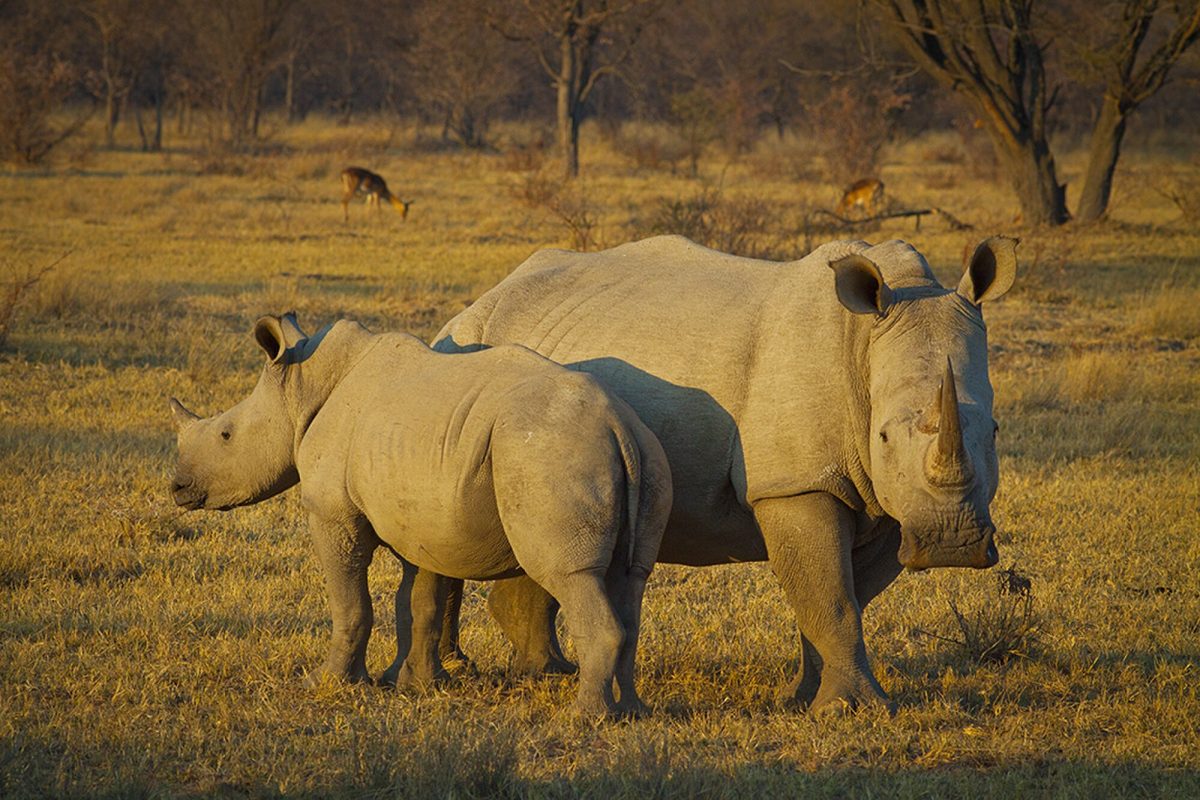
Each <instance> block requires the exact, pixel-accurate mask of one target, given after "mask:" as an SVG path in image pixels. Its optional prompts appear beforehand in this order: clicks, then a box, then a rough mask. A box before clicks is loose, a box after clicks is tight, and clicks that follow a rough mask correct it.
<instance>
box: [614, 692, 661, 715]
mask: <svg viewBox="0 0 1200 800" xmlns="http://www.w3.org/2000/svg"><path fill="white" fill-rule="evenodd" d="M652 714H653V710H652V709H651V708H650V706H648V705H646V704H645V703H643V702H642V701H641V699H640V698H637V697H635V698H633V699H632V700H628V701H626V700H621V702H619V703H617V715H618V716H619V717H622V718H623V719H644V718H646V717H649V716H651V715H652Z"/></svg>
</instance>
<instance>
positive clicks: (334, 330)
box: [284, 320, 378, 454]
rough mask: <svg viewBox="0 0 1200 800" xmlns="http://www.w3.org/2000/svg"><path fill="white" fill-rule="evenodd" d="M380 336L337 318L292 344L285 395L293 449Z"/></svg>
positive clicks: (297, 451) (298, 446) (296, 447)
mask: <svg viewBox="0 0 1200 800" xmlns="http://www.w3.org/2000/svg"><path fill="white" fill-rule="evenodd" d="M377 338H378V337H376V336H374V335H372V334H371V332H370V331H368V330H367V329H366V328H364V327H363V326H362V325H360V324H358V323H357V322H353V321H351V320H338V321H337V322H335V323H333V324H332V325H329V326H326V327H325V328H322V329H321V330H320V331H319V332H318V333H317V334H314V335H313V336H311V337H308V338H306V339H302V340H301V341H299V342H297V343H296V344H295V345H294V346H293V347H292V348H289V357H288V361H287V365H286V367H285V371H284V397H285V399H286V403H287V407H288V415H289V417H291V420H292V429H293V431H294V441H293V452H294V453H297V454H298V453H299V451H300V444H301V443H302V442H303V441H304V435H305V434H306V433H307V432H308V428H309V426H311V425H312V422H313V420H314V419H315V418H316V417H317V415H318V414H319V413H320V412H321V409H322V408H324V406H325V401H326V400H328V399H329V395H330V394H332V393H333V390H334V389H336V388H337V386H338V384H339V383H341V382H342V379H343V378H345V376H346V375H347V374H349V373H350V371H351V370H353V369H354V367H355V366H356V365H357V364H358V363H359V362H360V361H362V359H363V358H364V357H365V356H366V355H367V353H368V352H370V350H371V349H372V347H373V345H374V344H375V343H376V340H377Z"/></svg>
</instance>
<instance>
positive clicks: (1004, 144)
mask: <svg viewBox="0 0 1200 800" xmlns="http://www.w3.org/2000/svg"><path fill="white" fill-rule="evenodd" d="M875 3H876V5H877V6H878V7H879V8H880V9H881V10H882V12H883V14H884V16H885V18H886V19H888V20H889V22H890V23H891V24H892V26H893V28H894V30H895V31H896V33H897V34H898V35H899V40H900V42H901V44H902V45H903V47H904V49H905V50H906V51H907V52H908V53H909V55H910V56H911V57H912V58H913V59H914V60H915V61H916V62H917V64H918V65H919V66H920V67H921V68H922V69H924V70H925V71H926V72H928V73H929V74H930V75H931V76H933V77H934V78H935V79H936V80H937V81H938V82H939V83H941V84H942V85H943V86H945V87H947V88H949V89H951V90H953V91H957V92H961V93H962V94H963V95H964V96H965V97H966V99H967V101H968V102H969V103H970V104H971V106H972V108H973V111H974V112H975V114H976V115H977V116H978V118H979V119H980V120H982V121H983V124H984V126H985V129H986V130H987V131H988V133H989V134H990V136H991V139H992V145H993V147H994V148H995V150H996V155H997V158H998V160H999V161H1000V163H1001V165H1002V166H1003V167H1004V170H1005V172H1007V173H1008V174H1009V175H1010V176H1011V179H1012V182H1013V189H1014V190H1015V191H1016V194H1017V199H1018V201H1019V202H1020V204H1021V211H1022V215H1023V216H1024V218H1025V221H1026V222H1027V223H1029V224H1033V225H1060V224H1062V223H1063V222H1066V221H1067V220H1068V219H1069V218H1070V215H1069V214H1068V212H1067V203H1066V187H1064V186H1063V185H1062V184H1060V183H1059V182H1058V176H1057V173H1056V170H1055V165H1054V155H1053V154H1052V153H1051V151H1050V145H1049V141H1048V133H1049V129H1048V127H1047V123H1046V115H1047V112H1048V111H1049V109H1050V107H1051V105H1052V103H1053V100H1054V96H1053V93H1052V92H1049V91H1048V90H1047V85H1046V84H1047V81H1046V66H1045V62H1044V59H1043V55H1044V51H1045V49H1046V47H1047V44H1046V42H1045V41H1043V40H1042V39H1041V38H1039V37H1038V35H1037V34H1036V33H1035V28H1034V24H1033V7H1034V4H1035V3H1034V0H995V2H986V3H985V2H981V0H875Z"/></svg>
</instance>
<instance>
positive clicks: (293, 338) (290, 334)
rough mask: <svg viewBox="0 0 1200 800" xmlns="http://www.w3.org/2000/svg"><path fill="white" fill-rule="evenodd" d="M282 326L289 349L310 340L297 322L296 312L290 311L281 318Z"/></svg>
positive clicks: (284, 339)
mask: <svg viewBox="0 0 1200 800" xmlns="http://www.w3.org/2000/svg"><path fill="white" fill-rule="evenodd" d="M279 322H280V326H281V327H282V328H283V341H284V343H285V344H287V346H288V347H295V346H296V344H297V343H298V342H300V341H303V340H304V339H307V338H308V334H307V333H305V332H304V330H303V329H302V328H301V327H300V323H299V322H297V321H296V312H295V311H289V312H287V313H286V314H284V315H283V316H282V317H280V318H279Z"/></svg>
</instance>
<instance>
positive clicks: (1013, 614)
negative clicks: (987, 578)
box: [921, 567, 1041, 665]
mask: <svg viewBox="0 0 1200 800" xmlns="http://www.w3.org/2000/svg"><path fill="white" fill-rule="evenodd" d="M996 577H997V581H996V594H995V596H994V597H993V598H990V599H988V600H985V601H984V602H982V603H980V604H978V605H973V606H969V607H967V606H964V607H962V608H960V606H959V603H958V601H956V600H955V599H954V598H950V599H949V600H948V601H947V605H948V606H949V609H950V616H951V618H952V619H953V622H954V629H955V630H954V631H951V632H949V633H945V634H943V633H933V632H929V631H921V632H922V633H924V634H925V635H927V636H930V637H931V638H934V639H937V640H939V641H943V642H947V643H949V644H952V645H954V647H955V649H956V650H957V651H958V652H959V653H960V654H961V655H962V656H964V657H965V658H966V659H967V660H968V661H969V662H970V663H972V664H975V665H980V664H985V663H1003V662H1006V661H1009V660H1011V659H1013V658H1026V657H1028V656H1029V655H1030V654H1031V653H1032V652H1033V651H1034V649H1035V647H1036V646H1037V641H1038V631H1039V628H1040V626H1041V620H1040V618H1039V616H1038V614H1037V612H1036V611H1035V610H1034V602H1033V583H1032V581H1030V579H1029V578H1028V577H1026V576H1025V575H1022V574H1021V573H1020V572H1018V571H1017V569H1016V567H1010V568H1008V569H1005V570H1001V571H1000V572H999V573H998V574H997V576H996Z"/></svg>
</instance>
